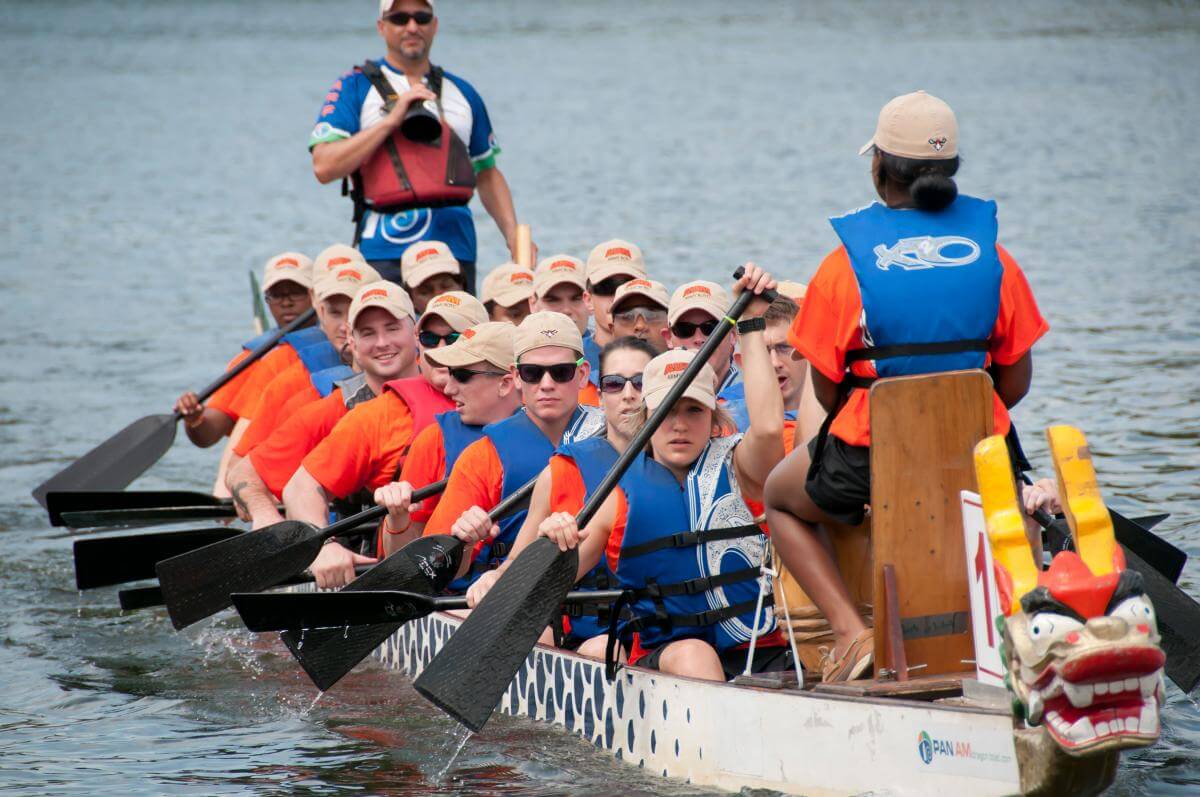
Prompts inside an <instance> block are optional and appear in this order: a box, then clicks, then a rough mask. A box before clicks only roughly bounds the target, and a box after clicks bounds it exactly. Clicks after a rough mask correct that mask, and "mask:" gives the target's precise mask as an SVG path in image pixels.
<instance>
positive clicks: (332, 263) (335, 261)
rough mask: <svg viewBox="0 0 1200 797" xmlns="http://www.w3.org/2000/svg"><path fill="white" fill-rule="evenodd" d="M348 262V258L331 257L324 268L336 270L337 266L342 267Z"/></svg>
mask: <svg viewBox="0 0 1200 797" xmlns="http://www.w3.org/2000/svg"><path fill="white" fill-rule="evenodd" d="M349 262H350V258H348V257H331V258H329V262H328V263H327V264H326V266H327V267H328V268H337V267H338V266H344V265H346V264H347V263H349Z"/></svg>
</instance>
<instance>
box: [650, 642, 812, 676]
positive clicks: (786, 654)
mask: <svg viewBox="0 0 1200 797" xmlns="http://www.w3.org/2000/svg"><path fill="white" fill-rule="evenodd" d="M673 641H677V640H672V642H673ZM670 644H671V643H670V642H667V643H666V644H664V645H660V646H658V647H657V648H655V649H654V650H652V651H650V652H649V653H647V654H646V655H645V656H642V657H641V658H640V659H638V660H637V662H636V666H638V667H645V668H646V669H647V670H657V669H658V668H659V659H660V658H662V652H663V649H664V648H666V647H667V645H670ZM746 653H747V651H746V650H744V649H743V650H737V649H730V650H723V651H721V652H720V653H718V654H717V656H718V657H719V658H720V659H721V669H723V670H724V671H725V680H726V681H729V680H732V679H734V678H736V677H737V676H739V675H741V674H742V673H743V672H745V671H746ZM795 666H796V664H795V661H794V660H793V659H792V649H791V647H790V646H788V645H786V644H784V645H772V646H771V647H762V646H759V647H756V648H755V649H754V665H753V667H752V668H751V669H750V672H752V673H760V672H780V671H781V670H791V669H794V668H795Z"/></svg>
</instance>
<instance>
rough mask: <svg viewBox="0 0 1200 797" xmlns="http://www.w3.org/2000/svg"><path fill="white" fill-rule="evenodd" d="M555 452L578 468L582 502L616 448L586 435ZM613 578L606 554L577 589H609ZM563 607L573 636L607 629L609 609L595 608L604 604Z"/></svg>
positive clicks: (608, 465)
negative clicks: (581, 485) (584, 437)
mask: <svg viewBox="0 0 1200 797" xmlns="http://www.w3.org/2000/svg"><path fill="white" fill-rule="evenodd" d="M558 453H559V454H562V455H563V456H565V457H570V458H571V460H572V461H573V462H574V463H575V466H576V467H577V468H579V474H580V476H582V477H583V488H584V502H585V503H586V501H587V499H588V498H591V496H592V494H593V493H594V492H595V491H596V488H597V487H599V486H600V482H602V481H604V477H605V476H607V475H608V472H609V470H611V469H612V466H613V465H614V464H615V463H616V461H617V450H616V449H615V448H613V447H612V444H611V443H609V442H608V440H607V439H606V438H604V437H589V438H587V439H585V440H577V441H575V442H573V443H564V444H563V445H561V446H559V447H558ZM616 580H617V579H616V576H615V575H613V573H612V571H611V570H609V569H608V560H607V558H606V557H601V558H600V562H599V564H597V565H596V566H595V567H593V568H592V569H591V570H590V571H589V572H588V574H587V575H585V576H584V577H583V578H582V579H580V580H579V583H578V584H577V585H576V589H581V590H584V589H593V590H595V589H612V587H613V585H615V584H616ZM565 608H566V609H567V616H568V617H569V618H570V621H571V634H572V636H576V637H579V638H581V639H591V638H592V637H594V636H599V635H600V634H606V633H608V613H607V611H603V610H602V611H599V612H598V611H597V610H598V609H602V608H603V607H599V606H597V605H596V604H591V605H583V604H580V605H578V606H577V607H576V606H568V607H565Z"/></svg>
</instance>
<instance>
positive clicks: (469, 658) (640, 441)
mask: <svg viewBox="0 0 1200 797" xmlns="http://www.w3.org/2000/svg"><path fill="white" fill-rule="evenodd" d="M742 274H743V271H742V269H740V268H739V269H738V270H737V272H735V273H734V278H735V279H740V278H741V276H742ZM773 294H774V292H773V291H771V292H768V293H766V294H764V296H763V298H765V299H768V300H773V299H774V295H773ZM754 298H755V294H753V293H751V292H750V291H749V290H745V291H742V293H741V294H740V295H739V296H738V298H737V299H736V300H735V301H734V303H733V306H731V307H730V308H729V312H728V313H726V315H725V317H723V318H722V319H721V320H720V323H718V324H717V328H716V329H714V330H713V332H712V334H711V335H709V336H708V340H706V341H705V342H704V345H703V346H702V347H701V348H700V350H699V351H698V352H696V355H695V356H694V357H693V358H692V361H691V362H690V363H688V367H687V368H686V369H685V370H684V372H683V373H682V374H681V375H680V376H679V378H678V379H677V380H676V381H675V384H674V385H672V386H671V389H670V390H669V391H667V395H666V397H665V398H664V399H663V401H662V403H661V404H660V405H659V406H658V409H656V410H655V411H654V412H653V413H651V414H650V417H649V418H648V419H647V420H646V424H645V425H644V426H643V427H642V428H641V429H640V430H639V431H638V433H637V434H636V435H635V436H634V437H633V439H632V440H631V441H630V443H629V445H628V446H626V448H625V450H624V451H622V452H621V455H620V456H619V457H617V461H616V462H615V463H614V464H613V466H612V468H611V469H610V470H609V471H608V473H607V474H606V475H605V477H604V480H603V481H601V482H600V484H599V485H598V486H597V487H596V490H595V492H593V493H592V495H591V496H590V497H589V498H588V501H587V503H586V504H584V506H583V509H582V510H580V512H579V514H578V515H576V516H575V522H576V523H577V524H578V526H579V528H584V527H586V526H587V524H588V522H589V521H590V520H591V519H592V518H593V517H594V516H595V514H596V512H598V511H599V509H600V507H601V505H603V503H604V501H605V499H607V498H608V495H609V493H611V492H612V491H613V489H614V488H615V487H616V486H617V482H619V481H620V479H621V477H622V476H623V475H624V474H625V471H626V470H628V469H629V466H630V465H632V464H633V461H634V459H636V458H637V456H638V454H639V453H641V452H642V450H643V449H644V448H645V447H646V445H647V443H649V442H650V437H651V436H652V435H653V434H654V432H655V431H656V430H657V429H658V427H659V426H660V425H662V422H663V421H664V420H666V417H667V414H668V413H670V411H671V409H672V408H673V407H674V406H675V404H676V402H678V401H679V399H680V397H681V396H683V392H684V391H685V390H687V388H688V386H689V385H690V384H691V383H692V382H693V381H694V380H695V378H696V376H697V375H698V374H699V373H700V369H701V368H703V367H704V364H705V363H706V362H708V358H709V357H710V356H711V355H712V353H713V352H714V351H715V350H716V348H717V346H719V345H720V343H721V341H722V340H724V339H725V336H726V335H728V334H729V331H730V330H731V329H732V328H733V325H734V323H736V322H737V319H738V318H739V317H740V316H741V314H742V313H743V312H744V311H745V309H746V307H747V306H748V305H749V304H750V302H751V301H753V300H754ZM578 569H579V551H578V550H576V549H574V548H572V549H571V550H569V551H566V552H565V553H564V552H562V551H559V549H558V546H557V545H556V544H555V543H554V542H552V541H551V540H549V539H545V538H538V539H537V540H534V541H533V542H532V543H531V544H530V545H529V546H528V547H526V548H525V550H524V551H522V552H521V555H520V556H518V557H517V558H516V559H514V560H513V563H512V565H511V566H510V567H509V568H508V570H506V571H505V573H504V575H502V576H501V577H500V578H499V580H497V581H496V584H495V586H493V587H492V589H491V591H489V592H488V594H487V595H486V596H485V597H484V599H483V600H482V601H480V603H479V605H478V606H476V607H475V609H474V610H473V611H472V612H471V614H470V616H469V617H467V619H466V620H465V621H464V622H463V624H462V625H461V626H459V628H458V629H457V630H456V631H455V632H454V633H453V634H452V635H451V636H450V639H449V640H447V642H446V644H445V646H443V648H442V650H441V652H439V653H438V654H437V655H436V656H434V658H433V661H431V662H430V663H429V666H428V667H426V668H425V671H424V672H423V673H421V676H420V677H419V678H417V680H416V682H415V683H414V686H416V689H417V691H418V692H420V693H421V694H422V695H424V696H425V697H426V698H427V699H428V700H430V701H431V702H432V703H433V704H434V705H436V706H437V707H438V708H440V709H442V710H443V711H445V712H446V713H447V714H449V715H450V716H451V717H454V718H455V719H456V720H458V721H459V722H461V723H462V724H463V725H465V726H467V727H468V728H470V729H471V730H472V731H475V732H479V730H480V729H481V728H483V726H484V723H486V722H487V720H488V718H489V717H490V716H491V715H492V711H494V710H495V708H496V705H497V704H498V703H499V702H500V698H501V697H502V696H503V695H504V692H505V691H506V690H507V689H508V685H509V683H510V682H511V681H512V679H513V676H514V675H515V674H516V672H517V670H518V669H520V667H521V665H522V664H523V663H524V662H525V659H526V657H527V656H528V655H529V652H530V651H531V650H532V649H533V646H534V645H535V644H536V643H537V640H538V637H539V636H540V635H541V633H542V631H543V630H544V629H545V627H546V623H547V620H548V618H550V617H551V616H552V613H553V612H554V611H555V609H556V608H557V607H558V606H559V605H561V604H562V602H563V598H564V597H565V596H566V594H567V592H568V591H569V590H570V589H571V586H572V585H573V584H574V583H575V578H576V576H577V575H578V572H577V571H578Z"/></svg>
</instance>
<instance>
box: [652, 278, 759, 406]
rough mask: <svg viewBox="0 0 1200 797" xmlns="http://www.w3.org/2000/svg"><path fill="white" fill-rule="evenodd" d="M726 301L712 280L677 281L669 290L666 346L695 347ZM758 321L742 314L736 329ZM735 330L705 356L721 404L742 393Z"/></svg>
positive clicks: (726, 296) (705, 336)
mask: <svg viewBox="0 0 1200 797" xmlns="http://www.w3.org/2000/svg"><path fill="white" fill-rule="evenodd" d="M730 303H731V302H730V299H729V294H728V293H727V292H726V291H725V289H724V288H722V287H721V286H720V285H718V284H717V283H715V282H709V281H708V280H693V281H691V282H685V283H683V284H682V285H680V286H679V287H678V288H676V289H675V292H674V293H672V294H671V300H670V305H669V307H668V308H667V329H666V330H664V332H663V339H664V340H666V342H667V348H669V349H689V350H691V351H697V350H699V349H700V347H701V346H703V345H704V341H706V340H707V339H708V336H709V335H711V334H712V331H713V330H714V329H716V328H717V324H718V323H720V319H721V317H722V316H724V315H725V311H726V310H727V309H728V308H729V305H730ZM762 324H763V320H762V318H755V319H748V318H746V317H743V318H742V320H741V321H739V322H738V330H739V333H740V330H742V329H752V328H755V329H761V325H762ZM739 333H734V332H730V333H729V334H728V335H727V336H726V337H725V339H724V340H722V341H721V345H720V346H718V347H717V349H716V351H714V352H713V353H712V356H711V357H709V358H708V364H709V365H711V366H712V369H713V372H714V373H716V375H717V400H718V401H719V402H721V403H722V404H723V403H724V402H726V401H728V400H730V399H733V398H740V397H741V396H742V387H741V385H742V373H741V371H740V370H739V369H738V367H737V365H736V364H735V363H734V361H733V351H734V348H735V347H736V346H737V340H738V334H739Z"/></svg>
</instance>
